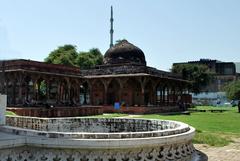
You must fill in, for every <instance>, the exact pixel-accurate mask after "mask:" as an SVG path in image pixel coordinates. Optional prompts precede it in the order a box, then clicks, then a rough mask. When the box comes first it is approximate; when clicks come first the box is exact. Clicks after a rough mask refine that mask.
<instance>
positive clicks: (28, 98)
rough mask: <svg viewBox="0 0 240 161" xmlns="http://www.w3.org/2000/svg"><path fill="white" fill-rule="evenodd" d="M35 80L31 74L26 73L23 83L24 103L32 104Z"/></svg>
mask: <svg viewBox="0 0 240 161" xmlns="http://www.w3.org/2000/svg"><path fill="white" fill-rule="evenodd" d="M34 88H35V87H34V81H33V79H32V77H31V76H30V75H26V76H25V77H24V79H23V83H22V95H23V98H24V104H25V105H30V104H31V103H32V101H33V99H34Z"/></svg>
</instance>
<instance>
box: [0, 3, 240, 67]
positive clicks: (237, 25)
mask: <svg viewBox="0 0 240 161" xmlns="http://www.w3.org/2000/svg"><path fill="white" fill-rule="evenodd" d="M111 5H113V7H114V40H118V39H123V38H125V39H127V40H128V41H129V42H131V43H133V44H135V45H136V46H138V47H140V48H141V49H142V50H143V51H144V53H145V56H146V59H147V64H148V65H149V66H153V67H156V68H159V69H163V70H168V69H169V68H171V65H172V63H174V62H182V61H189V60H198V59H200V58H210V59H218V60H222V61H234V62H237V61H240V1H239V0H118V1H117V0H87V1H83V0H21V1H20V0H0V59H13V58H25V59H33V60H39V61H42V60H43V59H44V58H45V57H47V56H48V54H49V52H50V51H52V50H54V49H56V48H57V47H58V46H61V45H64V44H74V45H76V46H77V47H78V50H79V51H87V50H89V49H90V48H92V47H97V48H99V49H100V50H101V52H102V53H103V54H104V53H105V51H106V50H107V49H108V47H109V26H110V24H109V18H110V6H111Z"/></svg>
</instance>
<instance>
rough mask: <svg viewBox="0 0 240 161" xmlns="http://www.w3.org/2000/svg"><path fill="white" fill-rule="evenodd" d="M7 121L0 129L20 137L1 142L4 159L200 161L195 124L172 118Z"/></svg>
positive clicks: (19, 118) (47, 160)
mask: <svg viewBox="0 0 240 161" xmlns="http://www.w3.org/2000/svg"><path fill="white" fill-rule="evenodd" d="M7 125H10V126H3V127H0V130H1V131H2V132H5V133H11V134H12V135H13V134H15V135H16V136H17V135H18V136H19V137H20V139H19V140H15V142H14V143H13V142H11V143H9V141H8V142H6V144H5V145H3V144H0V158H1V159H3V160H18V161H24V160H33V161H37V160H38V161H75V160H78V161H79V160H80V161H130V160H131V161H144V160H146V161H153V160H154V161H156V160H159V161H160V160H181V161H193V160H194V161H199V160H200V159H199V157H198V155H197V153H196V151H195V148H194V147H193V144H192V138H193V136H194V131H195V130H194V128H192V127H190V126H188V125H187V124H184V123H181V122H176V121H167V120H144V119H120V118H119V119H112V118H111V119H109V118H51V119H47V118H46V119H44V118H33V117H32V118H31V117H15V116H8V117H7ZM77 131H78V132H77ZM1 146H2V147H4V148H2V147H1Z"/></svg>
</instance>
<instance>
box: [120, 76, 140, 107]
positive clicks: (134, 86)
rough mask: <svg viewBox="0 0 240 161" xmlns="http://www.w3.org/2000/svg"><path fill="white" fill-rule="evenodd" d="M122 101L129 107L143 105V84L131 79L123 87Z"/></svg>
mask: <svg viewBox="0 0 240 161" xmlns="http://www.w3.org/2000/svg"><path fill="white" fill-rule="evenodd" d="M122 101H123V102H125V103H126V105H127V106H135V105H140V104H141V84H140V82H139V81H138V80H136V79H134V78H129V79H128V80H127V81H126V82H125V83H124V85H123V91H122Z"/></svg>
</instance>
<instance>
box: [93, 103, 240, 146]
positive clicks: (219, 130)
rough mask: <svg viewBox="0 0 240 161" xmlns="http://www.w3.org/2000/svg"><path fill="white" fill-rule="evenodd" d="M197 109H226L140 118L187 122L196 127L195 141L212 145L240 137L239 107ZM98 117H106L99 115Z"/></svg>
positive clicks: (223, 143)
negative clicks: (220, 111)
mask: <svg viewBox="0 0 240 161" xmlns="http://www.w3.org/2000/svg"><path fill="white" fill-rule="evenodd" d="M196 109H205V110H211V109H226V110H228V111H225V112H222V113H212V112H193V113H191V115H183V114H176V115H162V114H147V115H140V116H139V118H145V119H164V120H175V121H181V122H184V123H187V124H189V125H191V126H193V127H194V128H196V135H195V138H194V140H193V141H194V143H204V144H209V145H211V146H224V145H228V144H229V143H230V142H231V141H232V138H233V137H240V113H238V112H237V107H213V106H197V107H196ZM123 115H124V114H113V115H112V116H111V115H108V117H123ZM97 117H105V116H104V115H99V116H97Z"/></svg>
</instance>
